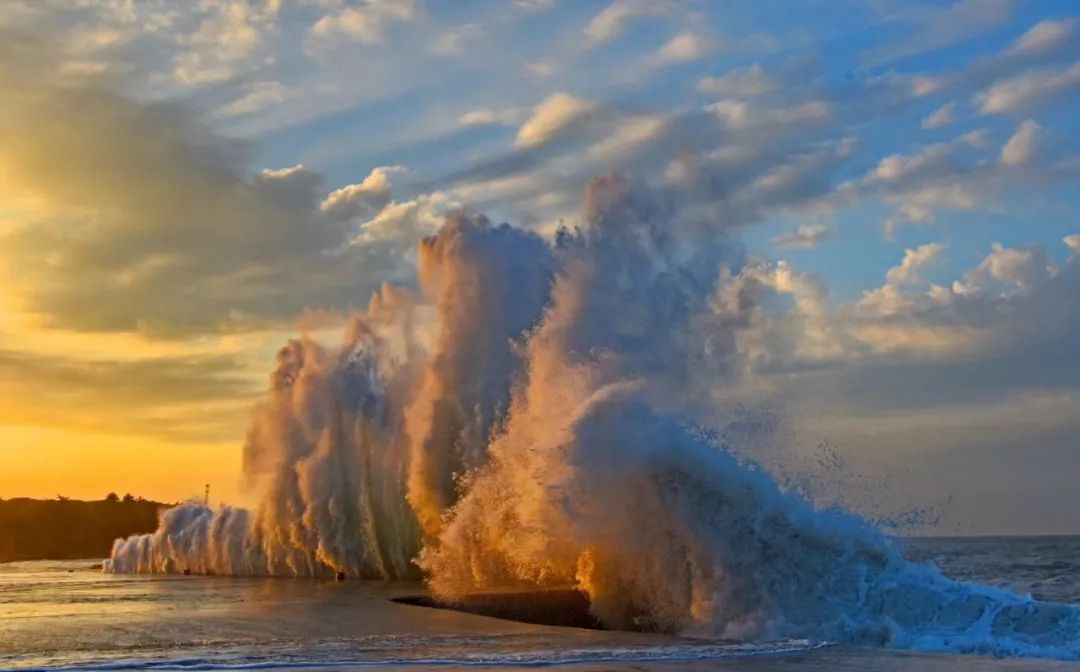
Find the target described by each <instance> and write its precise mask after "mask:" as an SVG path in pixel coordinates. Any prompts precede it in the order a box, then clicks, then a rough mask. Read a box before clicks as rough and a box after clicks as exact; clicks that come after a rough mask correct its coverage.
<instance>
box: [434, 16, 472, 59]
mask: <svg viewBox="0 0 1080 672" xmlns="http://www.w3.org/2000/svg"><path fill="white" fill-rule="evenodd" d="M483 34H484V29H483V28H482V27H481V26H480V25H479V24H476V23H468V24H465V25H463V26H458V27H457V28H454V29H452V30H448V31H446V32H445V33H443V34H442V35H441V36H440V37H439V39H437V40H435V42H434V44H432V45H431V53H433V54H438V55H440V56H458V55H460V54H462V53H464V51H465V45H466V44H468V43H469V42H474V41H476V40H478V39H480V37H481V36H483Z"/></svg>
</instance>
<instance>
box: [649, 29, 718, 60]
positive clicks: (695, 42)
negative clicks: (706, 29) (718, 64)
mask: <svg viewBox="0 0 1080 672" xmlns="http://www.w3.org/2000/svg"><path fill="white" fill-rule="evenodd" d="M709 51H710V49H709V41H708V40H707V39H706V38H704V37H702V36H701V35H697V34H695V33H679V34H678V35H676V36H675V37H673V38H671V40H669V41H668V42H667V43H666V44H664V46H662V47H660V49H659V50H658V51H657V52H656V53H655V54H653V55H652V56H651V57H650V58H649V60H650V61H651V62H652V63H653V64H655V65H656V66H657V67H661V66H665V65H674V64H676V63H688V62H690V61H697V60H700V59H702V58H705V57H706V56H708V55H709Z"/></svg>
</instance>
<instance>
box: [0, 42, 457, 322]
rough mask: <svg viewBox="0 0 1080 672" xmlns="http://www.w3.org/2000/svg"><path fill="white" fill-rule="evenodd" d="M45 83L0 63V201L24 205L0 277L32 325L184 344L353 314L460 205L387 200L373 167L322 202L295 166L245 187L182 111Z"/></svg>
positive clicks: (2, 242)
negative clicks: (309, 316) (310, 316)
mask: <svg viewBox="0 0 1080 672" xmlns="http://www.w3.org/2000/svg"><path fill="white" fill-rule="evenodd" d="M53 72H54V71H51V70H49V69H48V66H47V65H35V64H33V62H27V61H24V60H15V61H12V60H11V56H10V54H8V55H7V60H5V59H4V58H3V57H0V85H2V86H3V88H4V91H5V109H4V114H3V115H0V175H3V176H4V177H3V178H2V179H0V193H2V194H3V195H4V196H5V197H7V198H8V199H9V202H19V201H20V200H24V199H27V198H30V197H32V198H33V199H34V202H35V203H36V204H37V205H36V208H35V210H34V211H33V212H28V213H27V214H26V217H25V218H24V219H23V220H22V221H18V222H16V223H14V224H13V225H12V226H10V227H6V228H5V230H3V231H2V232H0V250H2V251H3V252H2V254H0V275H2V276H3V277H4V278H5V281H6V287H7V291H8V292H10V293H12V294H13V295H14V296H15V298H16V300H17V305H19V306H20V308H21V309H22V310H24V311H25V312H26V313H28V314H32V315H36V316H38V317H39V319H40V320H41V322H42V323H43V324H44V325H45V326H49V327H54V328H66V329H72V330H78V331H86V332H140V333H143V334H147V335H149V336H151V337H155V338H185V337H188V336H192V335H198V334H205V333H232V332H243V331H252V330H261V329H265V328H268V327H272V326H277V325H282V324H288V323H291V322H292V321H293V320H295V319H296V316H297V315H299V314H300V313H301V312H302V311H304V310H305V309H309V308H316V307H320V306H325V307H331V308H337V309H345V308H348V307H349V306H351V305H355V304H363V303H365V302H366V301H367V297H368V296H369V294H370V293H371V292H372V291H373V290H374V289H376V288H378V287H379V285H380V283H381V282H382V281H383V280H385V279H387V278H392V277H397V276H400V275H402V273H403V270H402V269H405V268H408V267H409V264H410V263H411V262H410V260H409V253H410V252H411V250H412V247H413V245H414V243H415V241H416V239H417V238H418V237H419V236H421V235H424V234H425V233H427V232H430V231H432V230H434V229H435V228H436V227H437V226H438V224H439V222H440V221H441V214H442V213H444V212H451V211H454V210H455V209H456V208H457V206H456V204H455V203H453V202H452V201H451V200H450V199H448V198H446V197H445V195H442V194H429V195H421V196H418V197H416V198H414V199H413V200H411V201H406V202H404V203H396V202H394V201H393V200H392V198H391V196H390V194H389V192H388V190H389V187H388V181H387V178H388V175H389V173H390V172H392V170H389V169H385V168H384V169H375V170H374V171H372V173H371V174H370V175H368V176H367V177H366V178H365V179H364V180H363V181H362V182H360V183H359V184H358V185H353V186H347V187H345V188H343V189H341V190H338V191H336V192H333V193H332V194H330V196H329V197H326V196H324V194H325V193H326V191H327V190H325V189H324V188H323V186H322V185H323V181H324V180H323V177H322V176H321V175H319V174H318V173H316V172H314V171H310V170H307V169H304V168H293V169H287V170H279V171H264V172H260V173H255V174H251V173H249V172H248V171H247V169H246V163H247V161H248V158H249V156H250V154H249V149H248V146H247V145H246V143H243V142H240V141H237V140H232V139H228V138H225V137H222V136H219V135H217V134H215V133H214V132H213V131H211V130H210V129H208V128H207V127H205V126H204V125H203V123H202V121H200V120H199V119H198V118H197V117H195V116H193V115H192V114H191V113H190V112H189V111H188V110H187V109H186V108H183V107H180V106H177V105H174V104H170V103H157V102H150V103H143V102H139V101H135V100H133V99H131V98H129V97H126V96H124V95H122V94H119V93H117V92H114V91H110V90H107V89H101V88H95V87H92V86H76V85H72V84H71V83H70V82H66V83H64V84H63V85H59V84H54V83H53V82H54V75H53V74H52V73H53ZM75 129H78V130H77V131H75ZM58 157H63V160H58ZM46 260H47V261H46ZM102 297H108V300H107V301H106V300H103V299H102Z"/></svg>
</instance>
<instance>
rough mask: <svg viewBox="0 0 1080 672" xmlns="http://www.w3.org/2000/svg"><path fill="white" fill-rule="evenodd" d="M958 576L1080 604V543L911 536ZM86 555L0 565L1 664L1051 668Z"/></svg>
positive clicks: (923, 555) (394, 587)
mask: <svg viewBox="0 0 1080 672" xmlns="http://www.w3.org/2000/svg"><path fill="white" fill-rule="evenodd" d="M908 553H909V554H910V555H912V556H914V557H915V558H917V559H933V560H934V561H935V562H936V563H938V564H939V565H940V566H941V567H942V568H943V569H944V570H945V571H946V573H948V574H949V575H951V576H952V577H955V578H959V579H964V580H971V581H978V582H980V583H990V584H994V585H998V586H1002V587H1006V588H1010V589H1012V590H1016V591H1018V592H1021V593H1031V594H1032V595H1033V596H1034V597H1037V598H1040V599H1045V600H1052V601H1056V602H1080V574H1078V573H1077V571H1076V570H1077V568H1078V566H1080V539H1077V538H1067V539H1062V538H1055V539H977V540H935V541H918V542H909V544H908ZM91 564H92V563H91V562H88V561H76V562H33V563H14V564H8V565H0V668H3V669H43V668H44V669H56V668H68V669H89V670H104V669H110V670H112V669H130V668H156V669H185V670H198V669H229V668H231V669H252V668H278V667H281V668H315V667H318V668H349V667H359V666H375V667H380V666H415V667H421V666H423V667H430V666H445V667H453V666H493V667H501V666H522V665H560V666H565V667H566V669H619V668H623V667H626V668H628V669H629V668H630V667H636V668H638V669H641V668H642V666H645V667H646V668H648V669H659V668H666V667H669V666H673V668H675V667H677V669H680V670H684V671H688V670H696V669H732V670H825V669H828V670H849V669H850V670H931V671H932V670H980V669H986V670H1043V669H1080V665H1073V664H1068V663H1056V662H1050V661H1042V660H1026V661H1020V660H1008V659H996V660H995V659H979V658H973V657H967V656H926V655H916V654H902V653H893V652H884V651H873V650H861V649H850V648H841V647H832V646H828V645H827V644H828V643H827V642H808V641H780V642H758V643H753V644H731V643H725V642H720V641H710V640H705V639H688V638H676V637H666V636H659V635H640V634H631V633H617V632H596V631H587V630H576V629H571V628H552V627H544V626H534V625H526V624H521V623H514V622H509V621H501V620H496V619H491V618H484V617H480V616H473V615H468V614H461V613H456V612H451V611H443V610H434V609H425V608H422V607H412V606H406V605H401V604H396V603H393V602H390V601H389V599H388V598H390V597H393V596H396V595H403V594H416V593H418V592H421V591H422V589H421V588H420V587H419V586H417V585H410V584H388V585H383V584H364V583H360V582H355V581H346V582H341V583H339V582H335V581H319V580H293V579H256V578H228V577H194V576H160V575H155V576H145V575H109V574H102V573H101V572H99V571H95V570H92V569H91V568H90V565H91Z"/></svg>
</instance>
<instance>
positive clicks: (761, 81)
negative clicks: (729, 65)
mask: <svg viewBox="0 0 1080 672" xmlns="http://www.w3.org/2000/svg"><path fill="white" fill-rule="evenodd" d="M776 87H777V82H776V80H774V79H773V78H771V77H769V76H768V75H767V74H765V71H764V70H763V69H762V67H761V64H759V63H755V64H754V65H752V66H750V67H749V68H745V69H743V70H732V71H731V72H728V73H726V74H724V75H721V76H719V77H705V78H704V79H702V80H701V81H700V82H698V85H697V90H698V91H700V92H701V93H707V94H711V95H716V96H724V97H729V98H755V97H757V96H761V95H764V94H766V93H770V92H772V91H774V90H775V89H776Z"/></svg>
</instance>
